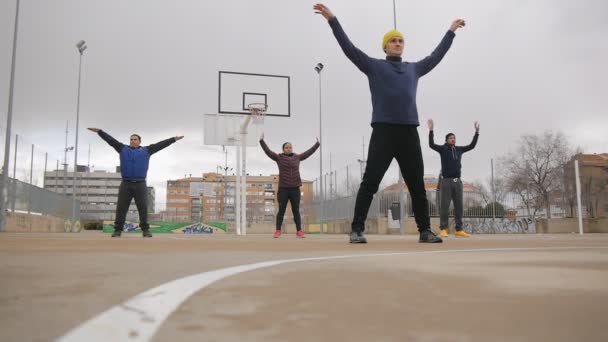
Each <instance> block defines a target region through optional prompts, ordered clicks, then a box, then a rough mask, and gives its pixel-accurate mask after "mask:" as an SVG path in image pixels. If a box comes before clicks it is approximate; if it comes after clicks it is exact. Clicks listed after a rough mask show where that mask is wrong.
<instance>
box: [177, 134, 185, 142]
mask: <svg viewBox="0 0 608 342" xmlns="http://www.w3.org/2000/svg"><path fill="white" fill-rule="evenodd" d="M182 139H184V136H183V135H178V136H176V137H175V141H178V140H182Z"/></svg>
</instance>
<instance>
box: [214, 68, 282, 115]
mask: <svg viewBox="0 0 608 342" xmlns="http://www.w3.org/2000/svg"><path fill="white" fill-rule="evenodd" d="M251 103H264V104H266V106H267V107H268V110H267V111H266V116H279V117H290V116H291V84H290V78H289V76H281V75H267V74H253V73H244V72H234V71H220V72H219V77H218V110H217V111H218V113H220V114H237V115H249V114H250V112H249V110H248V109H247V106H248V105H250V104H251Z"/></svg>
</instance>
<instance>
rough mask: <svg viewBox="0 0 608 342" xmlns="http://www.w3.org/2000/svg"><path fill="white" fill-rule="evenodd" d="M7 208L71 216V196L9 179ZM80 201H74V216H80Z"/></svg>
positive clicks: (12, 210) (38, 213) (16, 210)
mask: <svg viewBox="0 0 608 342" xmlns="http://www.w3.org/2000/svg"><path fill="white" fill-rule="evenodd" d="M7 190H8V191H7V198H6V204H7V210H8V211H10V212H21V213H28V214H34V215H50V216H55V217H61V218H69V217H71V216H72V198H71V197H64V196H63V195H61V194H58V193H55V192H52V191H48V190H45V189H42V188H40V187H37V186H35V185H31V184H27V183H24V182H22V181H20V180H16V179H12V178H11V179H10V180H9V186H8V189H7ZM79 208H80V202H79V201H78V200H77V201H76V217H80V209H79Z"/></svg>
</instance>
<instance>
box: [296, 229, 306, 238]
mask: <svg viewBox="0 0 608 342" xmlns="http://www.w3.org/2000/svg"><path fill="white" fill-rule="evenodd" d="M296 236H297V237H299V238H305V237H306V236H304V231H302V230H298V232H297V233H296Z"/></svg>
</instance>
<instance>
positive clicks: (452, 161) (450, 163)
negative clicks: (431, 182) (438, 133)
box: [429, 130, 479, 178]
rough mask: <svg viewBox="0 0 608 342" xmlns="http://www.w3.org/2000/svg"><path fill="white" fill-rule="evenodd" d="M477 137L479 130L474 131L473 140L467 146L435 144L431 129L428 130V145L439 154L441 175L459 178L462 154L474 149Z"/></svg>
mask: <svg viewBox="0 0 608 342" xmlns="http://www.w3.org/2000/svg"><path fill="white" fill-rule="evenodd" d="M478 138H479V132H475V136H474V137H473V141H472V142H471V144H469V145H467V146H454V145H448V144H447V143H445V144H443V145H435V139H434V138H433V131H432V130H431V131H429V146H430V147H431V148H432V149H433V150H435V151H437V152H438V153H439V155H440V156H441V175H442V176H443V177H444V178H460V169H461V168H462V163H461V161H462V154H463V153H465V152H468V151H470V150H472V149H474V148H475V145H477V139H478Z"/></svg>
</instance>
